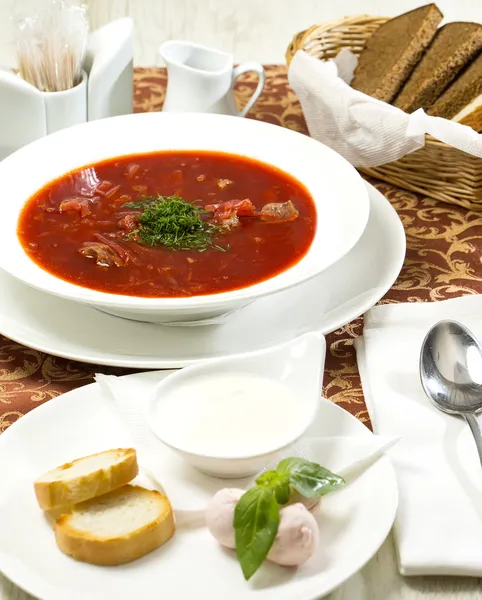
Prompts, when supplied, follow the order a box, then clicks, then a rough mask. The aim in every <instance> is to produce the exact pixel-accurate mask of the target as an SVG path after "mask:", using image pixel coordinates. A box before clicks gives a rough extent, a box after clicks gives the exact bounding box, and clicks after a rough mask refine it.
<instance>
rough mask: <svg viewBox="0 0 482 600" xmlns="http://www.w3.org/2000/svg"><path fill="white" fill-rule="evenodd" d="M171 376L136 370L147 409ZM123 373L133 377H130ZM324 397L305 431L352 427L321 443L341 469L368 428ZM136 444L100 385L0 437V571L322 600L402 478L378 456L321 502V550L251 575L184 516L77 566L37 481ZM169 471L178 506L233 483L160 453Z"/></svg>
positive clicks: (139, 590) (384, 521)
mask: <svg viewBox="0 0 482 600" xmlns="http://www.w3.org/2000/svg"><path fill="white" fill-rule="evenodd" d="M165 375H166V373H158V372H157V373H146V374H144V375H142V376H141V377H140V378H139V379H138V384H136V389H137V391H138V397H139V404H140V409H141V408H142V403H143V401H144V400H143V399H146V398H148V397H149V396H150V395H151V393H152V390H153V387H154V386H155V385H156V384H157V383H158V382H159V381H160V379H161V378H162V377H164V376H165ZM129 377H130V379H129ZM135 377H139V376H135ZM122 379H124V380H125V381H126V384H129V381H132V376H128V377H126V378H122ZM320 402H321V404H320V412H319V418H318V419H317V421H316V422H315V423H314V425H313V426H312V427H311V428H310V430H309V432H308V434H307V435H309V437H311V438H313V437H318V436H320V437H323V436H329V437H333V436H342V437H345V438H346V437H347V436H353V440H354V441H353V444H347V440H346V439H345V441H344V443H343V444H340V443H339V442H336V441H333V443H332V444H330V445H328V446H327V445H324V444H320V450H319V455H317V457H316V459H317V460H318V461H319V462H321V463H322V464H325V466H327V467H328V468H332V469H335V468H336V467H340V466H341V464H344V463H345V462H346V461H348V462H350V461H351V460H353V459H354V458H357V456H358V453H359V452H360V450H361V447H362V446H364V445H366V444H367V443H370V440H371V439H372V434H371V433H370V431H369V430H368V429H367V428H366V427H365V426H364V425H362V424H361V423H360V422H358V421H357V420H356V419H355V418H354V417H353V416H351V415H350V414H349V413H348V412H346V411H344V410H343V409H341V408H339V407H337V406H336V405H335V404H333V403H331V402H329V401H327V400H323V399H322V400H321V401H320ZM350 439H351V437H350ZM47 440H48V443H46V441H47ZM131 442H132V440H131V438H130V436H129V434H128V433H127V430H126V429H125V426H124V424H123V423H122V421H121V420H120V417H119V414H118V413H117V410H116V408H115V406H114V404H113V403H112V400H111V399H110V398H109V397H107V396H106V397H104V396H103V395H102V393H101V387H100V385H99V384H97V383H96V384H91V385H88V386H85V387H83V388H80V389H77V390H74V391H72V392H69V393H67V394H64V395H63V396H61V397H59V398H56V399H54V400H51V401H49V402H47V403H46V404H44V405H42V406H40V407H38V408H36V409H35V410H33V411H32V412H30V413H28V414H27V415H26V416H24V417H22V419H20V420H19V421H18V422H17V423H15V424H14V425H13V426H11V427H10V428H9V429H8V430H7V431H6V432H5V433H3V434H2V436H0V471H1V472H2V486H1V489H0V530H1V532H2V535H1V536H0V571H1V572H3V574H4V575H6V576H7V577H8V578H9V579H11V580H12V581H13V582H14V583H15V584H17V585H18V586H20V587H21V588H23V589H24V590H25V591H27V592H28V593H30V594H32V595H33V596H35V597H37V598H39V599H40V600H65V599H66V598H68V599H69V600H106V599H108V598H116V600H132V598H140V599H141V598H142V599H144V598H146V599H147V598H153V597H158V596H159V597H161V596H162V597H164V598H169V599H170V600H171V599H172V600H174V599H177V598H179V599H182V600H184V599H188V598H192V597H193V594H194V595H195V597H196V598H198V599H199V600H226V599H227V598H229V600H249V599H250V598H256V599H257V600H272V599H273V598H276V600H315V599H318V598H321V597H322V596H324V595H326V594H328V593H329V592H331V591H332V590H333V589H334V588H335V587H337V586H339V585H340V584H341V583H343V582H344V581H346V580H347V579H348V578H349V577H350V576H351V575H353V574H354V573H355V572H357V571H358V570H359V569H360V568H361V567H362V566H363V565H364V564H365V563H366V562H367V561H368V560H369V559H370V558H371V557H372V556H373V555H374V554H375V552H376V551H377V550H378V548H379V547H380V546H381V544H382V543H383V541H384V540H385V538H386V536H387V534H388V532H389V531H390V528H391V526H392V524H393V520H394V517H395V512H396V508H397V501H398V492H397V485H396V479H395V475H394V471H393V468H392V466H391V463H390V461H389V460H388V458H382V459H380V460H378V461H377V462H376V463H375V464H373V465H372V466H371V467H370V468H369V469H368V470H367V471H365V472H364V473H363V475H361V476H360V477H359V478H358V479H356V480H355V481H354V482H352V483H349V485H347V487H346V488H345V489H343V490H340V491H339V492H337V493H335V494H332V495H328V496H326V497H325V498H324V499H323V501H322V504H321V506H320V511H321V512H320V515H319V517H318V522H319V525H320V534H321V544H320V548H319V549H318V551H317V553H316V554H315V555H314V556H313V557H312V558H311V559H310V561H308V562H307V563H306V564H305V565H304V566H302V567H300V568H298V569H285V568H282V567H278V566H276V565H273V564H268V563H266V564H265V565H263V567H262V568H261V570H260V571H259V573H258V574H257V576H256V577H253V579H252V580H251V581H250V582H249V583H247V582H245V581H244V579H243V577H242V574H241V571H240V568H239V565H238V564H237V562H236V560H235V559H234V557H233V554H232V553H231V552H227V551H224V550H222V549H221V548H220V547H219V546H218V545H217V543H216V542H215V541H214V539H213V538H212V537H211V536H210V534H209V532H208V531H207V530H206V529H205V528H204V527H196V528H191V527H188V526H187V525H184V526H183V527H179V530H178V532H177V534H176V536H175V537H174V539H173V540H171V541H170V542H168V543H167V544H166V545H165V546H163V547H162V548H160V549H159V550H157V551H155V552H153V553H151V554H150V555H148V556H146V557H144V558H143V559H140V560H138V561H136V562H133V563H130V564H128V565H124V566H120V567H113V568H103V567H94V566H91V565H87V564H82V563H77V562H75V561H74V560H71V559H70V558H68V557H66V556H65V555H63V554H62V553H61V552H60V551H59V550H58V549H57V547H56V544H55V541H54V536H53V532H52V530H51V526H50V525H49V523H48V522H47V520H46V519H45V518H44V517H43V515H42V513H41V511H40V509H39V508H38V506H37V504H36V501H35V496H34V493H33V487H32V481H33V480H34V478H35V477H36V476H38V475H39V474H40V473H42V472H44V471H45V470H47V469H49V468H51V467H52V466H54V465H57V464H62V463H64V462H65V460H69V459H70V458H73V457H75V456H82V455H86V454H89V453H91V452H97V451H100V450H103V449H106V448H111V447H112V448H113V447H121V446H125V445H130V444H131ZM32 448H34V449H35V451H34V452H33V451H32ZM189 469H191V470H189ZM163 470H164V471H166V472H168V473H169V474H170V478H169V477H167V478H166V479H165V480H164V481H163V483H164V486H165V489H166V492H167V493H168V494H169V490H170V489H173V488H176V483H177V482H176V481H175V480H173V478H175V474H176V473H177V472H179V476H180V478H181V481H180V482H179V483H180V485H181V486H182V487H183V489H184V493H183V494H182V496H179V493H178V490H177V493H176V490H173V494H172V495H171V499H172V502H173V506H174V510H176V504H177V502H178V498H181V501H183V500H185V502H186V504H187V503H189V500H190V498H189V496H190V495H191V494H192V496H193V501H194V502H195V503H196V498H200V497H204V498H208V497H210V494H211V493H213V492H214V491H216V489H220V488H222V487H225V485H226V482H225V480H217V479H213V478H210V477H207V476H203V475H202V474H200V473H199V472H198V471H195V470H193V469H192V467H187V466H186V463H184V461H183V460H182V459H180V458H179V457H178V456H177V455H175V454H173V453H171V452H170V451H169V450H167V449H165V450H164V451H163V452H162V453H161V454H160V455H159V463H158V468H157V469H156V477H158V478H159V479H160V480H161V481H162V474H163ZM235 483H236V482H233V481H232V480H231V482H230V484H231V485H232V484H235ZM242 483H243V484H244V483H245V481H243V482H242ZM243 484H242V485H241V486H239V484H238V487H243Z"/></svg>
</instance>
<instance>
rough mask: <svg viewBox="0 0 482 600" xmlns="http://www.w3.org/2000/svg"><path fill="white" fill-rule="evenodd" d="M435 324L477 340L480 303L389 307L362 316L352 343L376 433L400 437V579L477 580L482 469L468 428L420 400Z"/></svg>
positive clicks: (395, 453) (481, 571) (481, 569)
mask: <svg viewBox="0 0 482 600" xmlns="http://www.w3.org/2000/svg"><path fill="white" fill-rule="evenodd" d="M441 319H453V320H456V321H459V322H461V323H463V324H464V325H466V326H467V327H468V328H469V329H471V330H472V331H473V333H474V334H475V335H476V336H478V337H479V339H482V297H481V296H465V297H462V298H456V299H453V300H446V301H443V302H437V303H410V304H398V305H397V304H387V305H384V306H377V307H375V308H373V309H372V310H370V311H369V312H368V313H367V314H366V315H365V326H364V331H363V337H360V338H358V339H357V340H356V341H355V348H356V350H357V358H358V366H359V369H360V375H361V380H362V386H363V392H364V395H365V400H366V403H367V407H368V412H369V414H370V417H371V420H372V424H373V428H374V431H375V432H376V433H377V434H379V435H384V436H400V438H401V439H400V441H399V442H398V444H397V445H396V446H395V447H394V448H393V449H392V450H391V451H390V456H391V458H392V460H393V464H394V466H395V471H396V474H397V479H398V484H399V491H400V501H399V510H398V514H397V518H396V521H395V538H396V544H397V547H398V555H399V569H400V572H401V573H402V574H403V575H469V576H474V577H480V576H482V469H481V467H480V463H479V460H478V455H477V450H476V447H475V443H474V441H473V438H472V435H471V433H470V430H469V427H468V425H467V424H466V423H465V421H464V420H463V419H461V418H458V417H454V416H450V415H446V414H444V413H442V412H440V411H438V409H437V408H436V407H435V406H433V405H432V404H431V402H430V401H429V400H428V399H427V398H426V396H425V394H424V391H423V389H422V387H421V384H420V379H419V370H418V363H419V356H420V348H421V345H422V342H423V339H424V337H425V335H426V333H427V331H428V329H429V328H430V327H431V326H432V325H434V324H435V323H436V322H437V321H439V320H441Z"/></svg>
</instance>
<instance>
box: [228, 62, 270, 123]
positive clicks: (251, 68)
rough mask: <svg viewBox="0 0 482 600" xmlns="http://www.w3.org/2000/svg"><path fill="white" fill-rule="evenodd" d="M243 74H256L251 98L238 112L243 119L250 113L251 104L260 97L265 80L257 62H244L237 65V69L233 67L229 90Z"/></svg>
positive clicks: (261, 67) (261, 68)
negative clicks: (256, 78) (256, 82)
mask: <svg viewBox="0 0 482 600" xmlns="http://www.w3.org/2000/svg"><path fill="white" fill-rule="evenodd" d="M243 73H257V74H258V85H257V86H256V89H255V90H254V92H253V95H252V96H251V98H250V99H249V100H248V103H247V104H246V106H245V107H244V108H243V110H241V111H239V116H240V117H245V116H246V115H247V114H248V112H249V111H250V109H251V108H252V107H253V104H254V103H255V102H256V100H257V99H258V98H259V97H260V95H261V92H262V91H263V88H264V82H265V80H266V74H265V72H264V69H263V66H262V65H260V64H259V63H257V62H245V63H243V64H241V65H238V66H237V67H234V69H233V81H232V83H231V88H234V86H235V84H236V80H237V79H238V77H239V76H240V75H242V74H243Z"/></svg>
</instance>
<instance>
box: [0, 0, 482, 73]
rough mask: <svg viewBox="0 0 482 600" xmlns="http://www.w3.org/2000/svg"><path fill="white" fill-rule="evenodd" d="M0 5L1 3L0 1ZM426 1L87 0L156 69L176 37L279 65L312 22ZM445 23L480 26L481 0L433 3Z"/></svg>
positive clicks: (392, 11)
mask: <svg viewBox="0 0 482 600" xmlns="http://www.w3.org/2000/svg"><path fill="white" fill-rule="evenodd" d="M0 1H1V0H0ZM425 3H426V0H390V2H388V1H387V0H336V1H332V0H182V1H181V0H89V9H90V15H91V22H92V25H93V26H98V25H100V24H103V23H105V22H107V21H108V20H110V19H113V18H116V17H119V16H125V15H130V16H131V17H132V18H133V19H134V23H135V31H136V35H135V61H136V64H138V65H142V66H153V65H156V64H158V57H157V48H158V47H159V44H160V43H161V42H163V41H165V40H167V39H173V38H181V39H186V40H190V41H194V42H198V43H201V44H206V45H209V46H214V47H217V48H219V49H221V50H224V51H226V52H231V53H232V54H234V57H235V60H236V61H237V62H242V61H247V60H256V61H259V62H262V63H282V62H284V53H285V50H286V47H287V45H288V43H289V42H290V40H291V38H292V37H293V35H294V33H296V32H297V31H299V30H301V29H305V28H307V27H309V26H310V25H313V24H314V23H318V22H320V21H326V20H331V19H337V18H339V17H342V16H345V15H350V14H359V13H363V12H366V13H370V14H376V15H385V14H388V15H396V14H400V13H402V12H405V11H407V10H410V9H412V8H415V7H417V6H420V5H421V4H425ZM437 4H438V5H439V6H440V8H441V10H442V11H443V12H444V14H445V16H446V19H447V20H449V21H452V20H457V19H458V20H474V21H477V22H482V1H481V0H438V2H437Z"/></svg>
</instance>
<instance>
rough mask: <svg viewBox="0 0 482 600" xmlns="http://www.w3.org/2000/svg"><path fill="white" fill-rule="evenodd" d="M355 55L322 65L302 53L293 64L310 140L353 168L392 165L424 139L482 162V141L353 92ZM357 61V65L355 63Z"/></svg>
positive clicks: (450, 124)
mask: <svg viewBox="0 0 482 600" xmlns="http://www.w3.org/2000/svg"><path fill="white" fill-rule="evenodd" d="M354 59H355V57H354V55H353V54H352V53H351V52H349V51H348V50H346V51H342V52H340V53H339V55H338V56H337V58H336V61H333V60H328V61H321V60H318V59H317V58H314V57H312V56H309V55H308V54H306V52H304V51H302V50H299V51H298V52H297V53H296V54H295V56H294V58H293V60H292V61H291V64H290V68H289V72H288V76H289V82H290V85H291V87H292V88H293V90H294V91H295V93H296V94H297V96H298V98H299V100H300V103H301V107H302V109H303V113H304V116H305V119H306V123H307V125H308V129H309V132H310V135H311V137H313V138H315V139H316V140H318V141H320V142H323V143H324V144H326V145H327V146H330V147H331V148H332V149H333V150H336V152H338V153H339V154H341V155H342V156H343V157H344V158H346V159H347V160H348V161H349V162H350V163H351V164H352V165H354V166H355V167H375V166H378V165H382V164H385V163H389V162H392V161H395V160H398V159H399V158H402V156H405V155H406V154H409V153H410V152H414V151H415V150H419V149H420V148H422V147H423V146H424V145H425V134H430V135H432V136H433V137H434V138H436V139H438V140H440V141H442V142H445V143H446V144H448V145H450V146H452V147H454V148H458V149H459V150H462V151H464V152H467V153H469V154H473V155H474V156H479V157H482V135H479V134H478V133H476V132H475V131H474V130H473V129H471V128H470V127H467V126H465V125H460V124H459V123H455V122H452V121H448V120H447V119H441V118H439V117H430V116H428V115H427V114H425V112H424V111H423V110H422V109H420V110H417V111H415V112H414V113H412V114H411V115H408V114H407V113H405V112H404V111H402V110H400V109H399V108H396V107H395V106H391V105H390V104H386V103H385V102H382V101H380V100H376V99H375V98H371V97H370V96H367V95H366V94H363V93H362V92H359V91H357V90H354V89H352V88H351V87H350V86H349V85H348V83H346V81H344V79H342V77H341V76H339V75H338V73H339V72H340V75H343V77H344V78H345V79H347V80H348V81H349V80H350V73H351V72H352V70H353V60H354ZM355 60H356V59H355Z"/></svg>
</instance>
